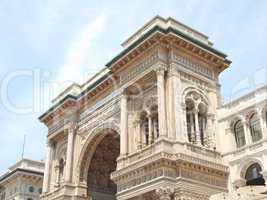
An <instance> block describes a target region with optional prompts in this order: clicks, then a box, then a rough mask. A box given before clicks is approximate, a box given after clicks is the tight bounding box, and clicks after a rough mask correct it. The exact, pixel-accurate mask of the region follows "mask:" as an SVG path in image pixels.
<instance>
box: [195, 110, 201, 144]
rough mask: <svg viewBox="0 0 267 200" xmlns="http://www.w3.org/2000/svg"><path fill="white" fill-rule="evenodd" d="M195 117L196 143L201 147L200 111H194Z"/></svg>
mask: <svg viewBox="0 0 267 200" xmlns="http://www.w3.org/2000/svg"><path fill="white" fill-rule="evenodd" d="M194 115H195V126H196V143H197V144H198V145H201V138H200V131H199V122H198V110H197V109H195V110H194Z"/></svg>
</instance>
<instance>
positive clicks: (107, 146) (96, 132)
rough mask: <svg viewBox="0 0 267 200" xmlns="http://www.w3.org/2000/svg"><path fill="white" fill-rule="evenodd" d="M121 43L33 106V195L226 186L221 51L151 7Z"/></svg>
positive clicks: (134, 193) (130, 194) (198, 193)
mask: <svg viewBox="0 0 267 200" xmlns="http://www.w3.org/2000/svg"><path fill="white" fill-rule="evenodd" d="M122 46H123V50H122V52H121V53H120V54H119V55H117V56H116V57H114V58H113V59H112V60H111V61H110V62H109V63H107V65H106V67H105V68H104V69H103V70H101V71H100V72H99V73H98V74H96V75H95V76H94V77H93V78H91V79H90V80H89V81H87V82H86V83H84V84H83V85H78V84H73V85H71V86H70V87H69V88H67V89H66V90H65V91H64V92H63V93H61V94H60V95H59V96H58V97H57V98H56V99H55V100H54V102H53V106H52V107H51V108H50V109H49V110H48V111H47V112H46V113H44V114H43V115H42V116H40V120H41V121H42V122H43V123H45V124H46V125H47V127H48V143H47V144H48V145H47V158H46V169H45V177H44V185H43V194H42V197H41V198H42V199H43V200H52V199H55V200H56V199H64V200H67V199H71V200H89V199H90V200H113V199H114V200H115V199H118V200H127V199H129V200H143V199H144V200H152V199H153V200H155V199H156V200H157V199H158V200H180V199H190V200H207V199H208V198H209V196H210V195H212V194H216V193H219V192H224V191H226V190H227V182H228V168H227V167H226V166H224V165H223V164H222V159H221V154H220V149H218V146H217V144H216V137H217V135H216V132H217V116H216V109H217V107H218V106H219V105H220V87H219V83H218V76H219V74H220V73H221V72H222V71H223V70H224V69H226V68H227V67H228V66H229V65H230V61H229V60H228V59H227V56H226V55H225V54H224V53H222V52H220V51H218V50H216V49H215V48H214V47H213V46H212V43H211V42H210V41H209V39H208V37H207V36H205V35H204V34H202V33H199V32H198V31H195V30H193V29H192V28H190V27H188V26H186V25H184V24H181V23H180V22H177V21H176V20H174V19H172V18H168V19H164V18H162V17H158V16H157V17H155V18H154V19H152V20H151V21H149V22H148V23H147V24H145V26H144V27H142V28H141V29H139V30H138V31H137V32H136V33H135V34H134V35H132V36H131V37H130V38H129V39H127V40H126V41H125V42H124V43H123V44H122Z"/></svg>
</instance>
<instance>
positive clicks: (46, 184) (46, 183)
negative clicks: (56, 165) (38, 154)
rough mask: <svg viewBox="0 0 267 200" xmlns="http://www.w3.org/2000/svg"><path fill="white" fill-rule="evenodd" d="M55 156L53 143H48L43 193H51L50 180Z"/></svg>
mask: <svg viewBox="0 0 267 200" xmlns="http://www.w3.org/2000/svg"><path fill="white" fill-rule="evenodd" d="M52 155H53V145H52V144H51V142H49V141H48V142H47V150H46V159H45V171H44V181H43V193H47V192H49V179H50V174H51V171H50V169H51V168H50V166H51V160H52Z"/></svg>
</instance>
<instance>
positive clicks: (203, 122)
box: [198, 103, 207, 145]
mask: <svg viewBox="0 0 267 200" xmlns="http://www.w3.org/2000/svg"><path fill="white" fill-rule="evenodd" d="M198 126H199V134H200V142H201V144H202V145H205V131H206V129H207V107H206V106H205V105H204V104H202V103H201V104H200V105H199V106H198Z"/></svg>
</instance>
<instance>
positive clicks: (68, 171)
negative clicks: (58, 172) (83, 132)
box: [65, 123, 76, 183]
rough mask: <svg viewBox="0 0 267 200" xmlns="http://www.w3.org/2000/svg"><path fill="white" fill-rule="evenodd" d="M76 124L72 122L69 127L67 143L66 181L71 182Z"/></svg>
mask: <svg viewBox="0 0 267 200" xmlns="http://www.w3.org/2000/svg"><path fill="white" fill-rule="evenodd" d="M75 130H76V124H75V123H72V124H71V125H70V127H69V129H68V144H67V158H66V174H65V181H66V182H67V183H71V181H72V170H73V150H74V136H75Z"/></svg>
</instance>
